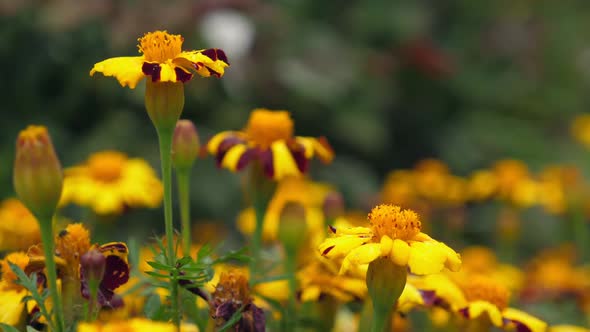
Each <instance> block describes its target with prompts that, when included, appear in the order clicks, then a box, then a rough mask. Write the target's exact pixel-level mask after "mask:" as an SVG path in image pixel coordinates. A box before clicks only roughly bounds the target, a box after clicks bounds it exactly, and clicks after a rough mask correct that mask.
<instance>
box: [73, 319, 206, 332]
mask: <svg viewBox="0 0 590 332" xmlns="http://www.w3.org/2000/svg"><path fill="white" fill-rule="evenodd" d="M76 331H77V332H147V331H150V332H176V328H175V326H174V325H173V324H172V323H164V322H155V321H151V320H148V319H146V318H133V319H129V320H122V321H113V322H97V323H80V324H79V325H78V329H77V330H76ZM198 331H199V329H198V328H197V327H196V326H194V325H192V324H182V325H181V327H180V332H198Z"/></svg>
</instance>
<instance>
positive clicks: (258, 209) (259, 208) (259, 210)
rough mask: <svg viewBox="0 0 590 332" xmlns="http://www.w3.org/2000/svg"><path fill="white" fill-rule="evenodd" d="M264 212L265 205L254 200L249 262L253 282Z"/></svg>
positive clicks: (258, 257)
mask: <svg viewBox="0 0 590 332" xmlns="http://www.w3.org/2000/svg"><path fill="white" fill-rule="evenodd" d="M265 212H266V204H262V203H261V202H260V201H259V200H254V214H255V218H256V227H255V228H254V235H253V237H252V260H251V261H250V273H251V274H252V277H250V280H251V281H252V280H255V279H256V278H254V275H255V272H256V271H257V267H258V263H259V260H260V248H261V247H262V229H263V227H264V214H265Z"/></svg>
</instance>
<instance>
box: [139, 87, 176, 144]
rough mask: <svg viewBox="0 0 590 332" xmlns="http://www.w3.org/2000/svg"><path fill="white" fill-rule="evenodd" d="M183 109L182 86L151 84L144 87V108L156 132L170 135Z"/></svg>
mask: <svg viewBox="0 0 590 332" xmlns="http://www.w3.org/2000/svg"><path fill="white" fill-rule="evenodd" d="M183 107H184V84H183V83H178V82H152V80H147V83H146V87H145V108H146V110H147V112H148V115H149V117H150V119H151V120H152V123H153V124H154V126H155V127H156V129H157V130H158V132H160V131H163V132H166V133H170V134H172V131H173V130H174V126H175V125H176V121H178V118H180V114H181V113H182V109H183Z"/></svg>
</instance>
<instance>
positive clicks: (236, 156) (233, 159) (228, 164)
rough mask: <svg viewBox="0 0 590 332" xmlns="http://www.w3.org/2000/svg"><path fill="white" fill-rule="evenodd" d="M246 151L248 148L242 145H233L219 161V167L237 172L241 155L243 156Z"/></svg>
mask: <svg viewBox="0 0 590 332" xmlns="http://www.w3.org/2000/svg"><path fill="white" fill-rule="evenodd" d="M247 151H248V147H246V146H245V145H243V144H238V145H234V146H233V147H231V148H230V149H229V150H227V152H226V153H225V156H224V157H223V160H222V161H221V166H222V167H225V168H227V169H229V170H231V171H234V172H235V171H237V170H238V163H239V161H240V159H241V157H242V155H244V154H245V153H246V152H247Z"/></svg>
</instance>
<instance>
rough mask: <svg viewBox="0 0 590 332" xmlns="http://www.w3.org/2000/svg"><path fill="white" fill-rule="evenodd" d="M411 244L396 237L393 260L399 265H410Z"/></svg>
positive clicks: (393, 246) (392, 250)
mask: <svg viewBox="0 0 590 332" xmlns="http://www.w3.org/2000/svg"><path fill="white" fill-rule="evenodd" d="M410 252H411V250H410V245H408V243H407V242H406V241H403V240H400V239H395V240H393V243H392V247H391V260H392V261H393V262H394V263H395V264H397V265H399V266H406V265H408V260H409V259H410Z"/></svg>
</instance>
